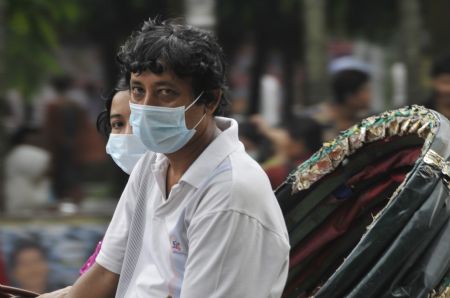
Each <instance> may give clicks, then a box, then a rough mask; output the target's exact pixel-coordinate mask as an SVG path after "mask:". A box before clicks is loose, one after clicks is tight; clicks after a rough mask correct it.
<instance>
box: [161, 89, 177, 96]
mask: <svg viewBox="0 0 450 298" xmlns="http://www.w3.org/2000/svg"><path fill="white" fill-rule="evenodd" d="M158 94H159V95H162V96H168V95H173V94H175V92H174V91H173V90H172V89H159V90H158Z"/></svg>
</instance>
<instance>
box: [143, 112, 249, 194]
mask: <svg viewBox="0 0 450 298" xmlns="http://www.w3.org/2000/svg"><path fill="white" fill-rule="evenodd" d="M214 120H215V121H216V125H217V127H218V128H219V129H220V130H221V131H222V132H221V133H220V134H219V135H218V136H217V137H216V138H215V139H214V140H213V141H212V142H211V144H209V145H208V147H206V149H205V150H204V151H203V152H202V153H201V154H200V156H199V157H198V158H197V159H196V160H195V161H194V162H193V163H192V164H191V166H190V167H189V168H188V169H187V171H186V172H185V173H184V174H183V176H182V177H181V179H180V181H184V182H186V183H188V184H190V185H192V186H194V187H196V188H198V187H199V186H200V184H201V183H202V182H203V181H204V179H205V178H206V177H208V175H209V174H210V173H211V172H212V171H213V170H214V169H215V168H216V167H217V166H218V165H219V164H220V163H221V162H222V161H223V160H224V159H225V158H226V157H228V156H229V155H230V154H231V153H232V152H233V151H236V150H237V149H240V148H241V149H242V150H243V149H244V146H243V145H242V143H241V142H240V141H239V137H238V124H237V122H236V120H234V119H231V118H225V117H215V118H214ZM167 163H168V160H167V157H166V156H165V155H164V154H158V155H157V157H156V160H155V161H154V163H153V164H152V166H151V167H152V170H153V172H159V174H161V173H163V172H165V169H166V168H167Z"/></svg>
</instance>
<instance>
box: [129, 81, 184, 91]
mask: <svg viewBox="0 0 450 298" xmlns="http://www.w3.org/2000/svg"><path fill="white" fill-rule="evenodd" d="M130 85H139V86H143V85H144V84H142V82H141V81H138V80H135V79H131V81H130ZM152 85H153V86H154V87H161V86H169V87H172V88H174V89H176V88H177V86H176V85H175V84H174V83H172V82H171V81H157V82H155V83H153V84H152Z"/></svg>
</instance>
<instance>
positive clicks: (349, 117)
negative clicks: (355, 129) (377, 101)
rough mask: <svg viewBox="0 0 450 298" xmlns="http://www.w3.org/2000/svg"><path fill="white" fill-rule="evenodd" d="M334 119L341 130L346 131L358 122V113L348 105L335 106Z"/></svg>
mask: <svg viewBox="0 0 450 298" xmlns="http://www.w3.org/2000/svg"><path fill="white" fill-rule="evenodd" d="M334 111H335V113H334V119H335V122H336V126H337V128H338V129H339V130H345V129H347V128H349V127H350V126H352V125H353V124H354V123H355V122H356V119H357V117H356V113H357V111H356V110H355V109H354V108H352V107H350V106H348V105H335V107H334Z"/></svg>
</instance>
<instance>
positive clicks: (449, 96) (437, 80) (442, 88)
mask: <svg viewBox="0 0 450 298" xmlns="http://www.w3.org/2000/svg"><path fill="white" fill-rule="evenodd" d="M431 84H432V94H431V98H430V99H429V100H428V102H426V103H425V106H426V107H427V108H429V109H433V110H436V111H438V112H439V113H441V114H442V115H444V116H445V117H447V118H449V119H450V55H448V56H445V57H442V58H440V59H437V60H436V61H435V62H434V63H433V66H432V68H431Z"/></svg>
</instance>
